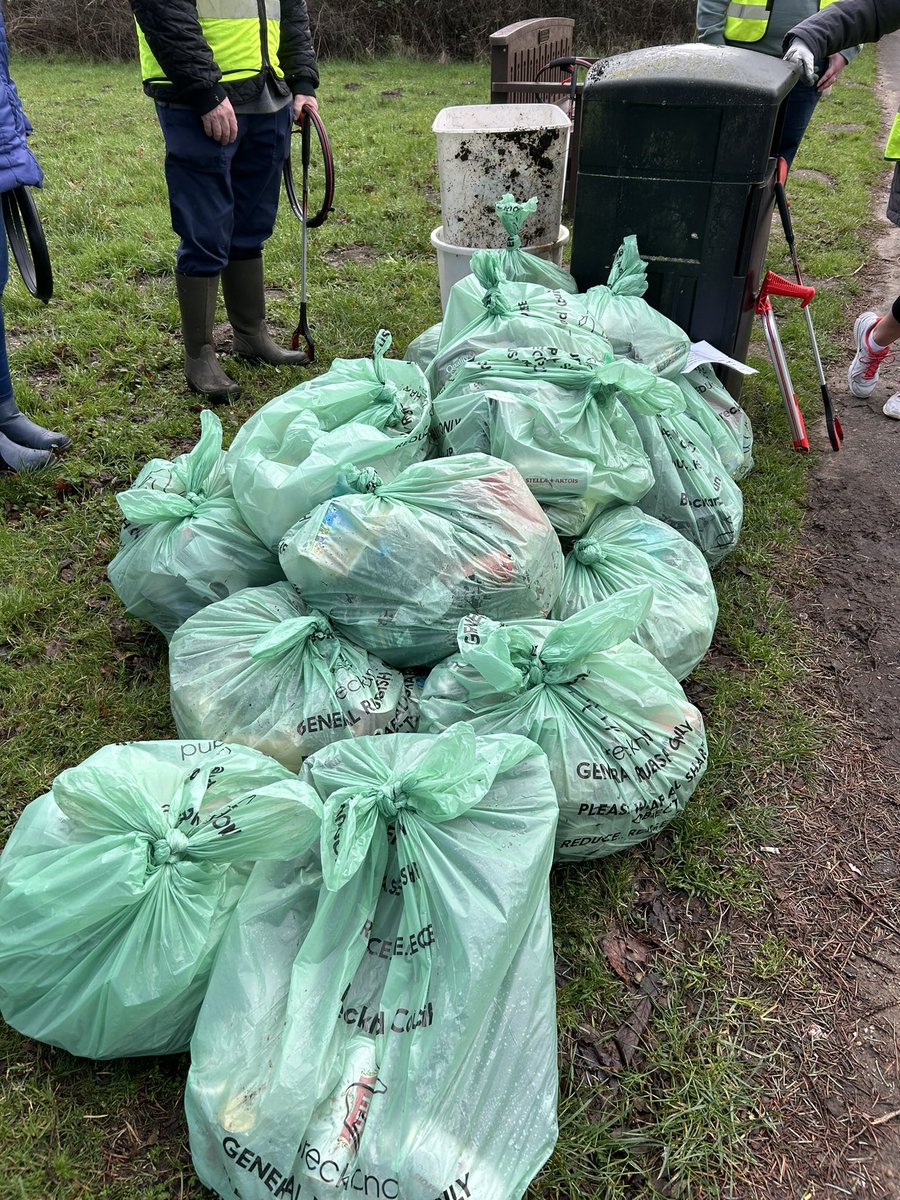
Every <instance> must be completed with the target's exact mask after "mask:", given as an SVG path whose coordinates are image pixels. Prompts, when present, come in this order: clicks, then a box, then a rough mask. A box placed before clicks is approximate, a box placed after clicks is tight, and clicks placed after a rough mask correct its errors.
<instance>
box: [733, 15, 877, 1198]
mask: <svg viewBox="0 0 900 1200" xmlns="http://www.w3.org/2000/svg"><path fill="white" fill-rule="evenodd" d="M878 90H879V96H880V100H881V103H882V107H883V110H884V131H885V136H886V134H887V130H888V128H889V125H890V121H891V119H892V118H893V116H894V113H895V111H896V109H897V104H898V99H900V34H896V35H894V36H893V37H891V38H887V39H885V40H884V42H882V43H881V45H880V46H879V88H878ZM889 178H890V177H889V173H887V172H886V174H885V190H884V191H883V192H882V193H881V194H880V195H878V196H877V197H876V198H875V201H874V204H875V211H874V214H873V223H874V227H875V229H876V237H875V238H874V239H873V242H872V252H871V256H870V258H869V260H868V262H867V263H866V265H865V268H864V269H865V279H866V288H865V290H866V295H865V297H864V300H865V302H864V304H863V305H862V306H861V308H860V311H863V309H864V308H872V309H874V310H876V311H879V312H883V311H885V310H886V308H888V307H889V306H890V304H891V303H892V301H893V299H894V297H895V296H896V295H897V294H898V293H900V229H898V228H896V227H895V226H893V225H891V224H890V223H889V222H888V221H887V220H886V219H885V217H884V215H883V214H884V211H885V203H886V198H887V190H886V187H887V183H888V181H889ZM842 345H843V347H844V349H845V351H846V353H845V356H844V359H843V360H842V364H841V366H840V368H839V369H838V370H836V371H835V372H833V373H832V377H831V378H830V379H829V390H830V393H831V396H832V399H833V401H834V403H835V407H836V409H837V411H838V413H839V415H840V418H841V420H842V423H843V427H844V433H845V443H844V447H843V449H842V450H841V451H840V453H838V454H834V453H832V452H831V451H830V450H829V448H828V443H827V440H826V438H825V433H824V428H823V427H822V422H821V421H812V420H811V421H810V425H811V427H812V426H815V435H814V442H815V444H816V445H817V447H818V448H819V449H820V450H821V451H822V454H821V459H820V461H819V463H818V465H817V467H816V469H815V472H814V476H813V479H812V484H811V490H810V496H809V508H808V513H807V517H806V522H805V530H804V535H803V539H802V544H801V548H800V554H801V563H800V567H801V573H802V574H804V573H803V569H804V568H805V574H804V577H803V580H802V583H801V584H800V586H799V587H797V588H795V589H793V594H792V595H790V599H791V603H792V606H793V608H794V611H795V612H797V613H799V614H803V619H805V620H807V621H809V622H810V623H811V625H812V628H813V630H814V631H815V633H816V637H817V642H818V645H819V646H820V651H819V653H818V655H817V662H816V663H814V664H813V666H814V670H813V677H812V683H811V686H810V689H809V693H808V694H807V695H806V696H805V697H803V698H802V701H801V703H802V705H804V706H806V705H809V706H811V707H812V708H814V709H815V710H816V711H817V712H818V713H819V714H823V713H824V714H825V715H826V716H827V718H828V720H829V722H830V724H831V727H832V728H833V731H834V738H833V742H832V746H831V749H830V751H829V753H828V755H827V757H826V758H825V759H824V760H823V761H822V762H820V763H819V764H817V769H816V772H815V777H814V779H813V780H812V782H810V783H802V782H799V781H798V783H797V785H796V790H795V791H794V792H793V794H792V795H791V796H790V797H789V798H788V804H787V813H786V816H787V831H786V834H785V836H784V838H783V839H782V844H781V846H780V847H779V851H780V852H779V853H777V854H770V855H767V856H766V857H765V863H766V874H767V877H768V880H769V882H770V884H771V886H772V888H773V892H774V894H775V896H776V897H777V903H776V904H774V905H773V909H772V912H771V913H770V914H769V916H768V921H767V926H768V928H770V929H772V930H773V931H775V932H776V933H777V934H778V935H779V936H780V937H782V938H783V939H784V940H785V941H786V942H787V943H788V944H789V945H792V946H794V947H796V949H797V951H798V955H799V957H800V958H801V959H802V960H803V961H804V962H805V963H806V965H807V978H808V981H809V985H808V986H807V987H806V988H805V989H804V992H803V994H801V995H799V996H798V997H797V998H796V1002H790V1003H787V1004H786V1005H785V1007H784V1009H783V1012H782V1014H781V1019H782V1020H783V1023H784V1030H783V1035H784V1039H785V1049H786V1051H787V1055H788V1058H787V1069H786V1070H785V1072H784V1076H783V1079H782V1083H781V1087H780V1101H779V1102H780V1113H779V1116H780V1118H781V1126H780V1129H779V1132H778V1134H777V1136H776V1137H773V1138H769V1139H764V1140H763V1141H762V1142H761V1145H760V1147H759V1149H760V1151H761V1152H762V1154H763V1155H764V1157H765V1159H766V1160H768V1162H770V1163H771V1170H770V1171H767V1172H766V1177H765V1178H761V1179H759V1180H758V1181H756V1182H754V1183H753V1184H752V1185H748V1188H747V1191H746V1194H747V1195H754V1196H765V1197H773V1198H776V1197H777V1198H780V1197H782V1196H783V1197H786V1198H787V1197H790V1198H792V1200H793V1198H796V1200H807V1198H810V1200H811V1198H813V1197H815V1198H816V1200H818V1198H819V1197H825V1196H841V1195H847V1196H850V1195H853V1196H875V1197H889V1198H890V1200H895V1198H896V1200H900V1051H898V1042H900V782H898V780H900V774H898V772H900V669H898V660H900V632H898V631H900V421H891V420H889V419H888V418H886V417H884V416H883V415H882V412H881V408H882V405H883V403H884V401H885V400H886V399H887V397H888V396H889V395H891V393H892V392H896V391H900V356H898V358H897V360H896V361H895V362H894V363H893V364H891V365H889V366H885V367H884V368H883V369H882V372H881V376H882V378H881V380H880V381H879V385H878V388H877V389H876V391H875V393H874V395H873V396H872V397H871V398H870V399H868V400H858V399H854V398H853V397H852V396H850V394H849V392H848V388H847V378H846V365H847V364H848V363H849V362H850V359H851V358H852V355H853V352H854V347H853V345H852V317H851V318H850V320H849V321H848V324H847V327H846V330H845V333H844V336H843V338H842ZM810 410H811V411H814V410H813V406H812V403H810ZM791 1064H793V1065H794V1066H795V1067H796V1068H797V1069H796V1072H792V1071H791Z"/></svg>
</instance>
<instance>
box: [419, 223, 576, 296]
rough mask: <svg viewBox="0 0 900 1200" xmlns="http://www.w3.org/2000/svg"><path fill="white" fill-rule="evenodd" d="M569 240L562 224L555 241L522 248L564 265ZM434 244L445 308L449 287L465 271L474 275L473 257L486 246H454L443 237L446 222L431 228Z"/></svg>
mask: <svg viewBox="0 0 900 1200" xmlns="http://www.w3.org/2000/svg"><path fill="white" fill-rule="evenodd" d="M568 240H569V231H568V229H566V227H565V225H560V226H559V228H558V232H557V237H556V240H555V241H553V242H546V243H545V244H544V245H543V246H523V247H522V249H523V250H524V251H525V252H526V253H528V254H534V255H536V256H537V257H538V258H545V259H547V260H548V261H549V262H552V263H555V264H556V265H557V266H558V267H561V266H562V260H563V250H564V249H565V245H566V242H567V241H568ZM431 244H432V246H434V248H435V250H436V251H437V260H438V282H439V283H440V288H441V310H442V311H443V310H444V309H445V308H446V307H447V301H448V300H449V298H450V289H451V288H452V287H453V285H454V283H458V282H459V281H460V279H463V278H464V277H465V276H466V275H471V273H472V268H471V264H470V259H471V258H472V255H473V254H474V253H475V251H476V250H480V249H483V247H481V246H451V245H450V243H449V242H446V241H444V227H443V225H439V226H438V227H437V229H433V230H432V231H431ZM495 244H496V241H495Z"/></svg>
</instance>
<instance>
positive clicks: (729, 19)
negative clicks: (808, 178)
mask: <svg viewBox="0 0 900 1200" xmlns="http://www.w3.org/2000/svg"><path fill="white" fill-rule="evenodd" d="M832 2H833V0H743V2H742V3H737V2H736V0H697V33H698V35H699V37H700V41H701V42H710V43H711V44H713V45H716V46H737V47H739V48H740V49H743V50H757V51H759V53H761V54H770V55H772V56H773V57H775V58H780V57H781V43H782V39H783V38H784V35H785V34H786V33H787V31H788V30H789V29H790V28H791V26H792V25H796V24H797V22H798V21H802V20H803V19H804V18H805V17H808V16H811V15H812V14H813V13H815V12H817V11H818V10H819V9H820V8H824V7H825V6H826V5H828V4H830V3H832ZM858 53H859V47H858V46H847V47H846V48H845V47H843V46H842V47H840V49H839V50H837V51H835V52H834V54H831V55H830V56H829V57H828V59H827V61H824V60H823V61H822V62H821V63H820V64H819V70H818V80H817V82H816V83H815V84H812V85H810V84H808V83H807V82H806V81H804V80H802V79H801V80H799V81H798V82H797V84H796V86H795V87H794V90H793V91H792V92H791V94H790V96H789V97H788V101H787V105H786V108H785V114H784V125H783V127H782V131H781V141H780V143H779V145H778V147H777V152H778V154H779V155H780V156H781V158H783V159H785V161H786V162H787V164H788V166H790V165H791V163H792V162H793V160H794V155H795V154H796V153H797V147H798V146H799V145H800V141H801V139H802V137H803V135H804V133H806V127H807V125H809V122H810V119H811V118H812V115H813V112H814V111H815V107H816V105H817V104H818V102H819V97H820V96H821V95H822V93H823V92H824V91H825V90H826V89H827V88H829V87H831V85H832V84H833V83H834V82H835V80H836V79H837V77H838V76H839V75H840V73H841V71H843V69H844V67H846V65H847V63H848V62H849V61H850V60H851V59H852V58H853V57H854V55H856V54H858Z"/></svg>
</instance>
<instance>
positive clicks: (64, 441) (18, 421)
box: [0, 400, 72, 450]
mask: <svg viewBox="0 0 900 1200" xmlns="http://www.w3.org/2000/svg"><path fill="white" fill-rule="evenodd" d="M0 434H3V436H4V437H6V438H9V440H10V441H11V442H14V443H15V444H16V445H17V446H24V447H25V448H26V449H28V450H68V448H69V447H70V446H71V445H72V442H71V440H70V439H69V438H68V437H67V436H66V435H65V434H64V433H54V432H53V430H51V429H45V428H44V427H43V425H38V424H36V423H35V422H34V421H31V420H29V418H28V417H26V416H25V415H24V414H23V413H21V412H19V408H18V405H17V404H16V402H15V400H3V401H0Z"/></svg>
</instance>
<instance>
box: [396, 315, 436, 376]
mask: <svg viewBox="0 0 900 1200" xmlns="http://www.w3.org/2000/svg"><path fill="white" fill-rule="evenodd" d="M440 341H441V322H440V321H438V323H437V324H436V325H429V326H428V328H427V329H426V330H425V331H424V332H423V333H420V334H419V336H418V337H414V338H413V340H412V341H411V342H410V343H409V345H408V346H407V347H406V350H405V351H404V352H403V357H404V358H405V359H406V361H407V362H411V363H415V364H416V366H417V367H418V368H419V370H420V371H422V372H423V373H427V371H428V368H429V367H430V366H431V363H432V361H433V359H434V356H435V355H436V354H437V350H438V346H439V344H440Z"/></svg>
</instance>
